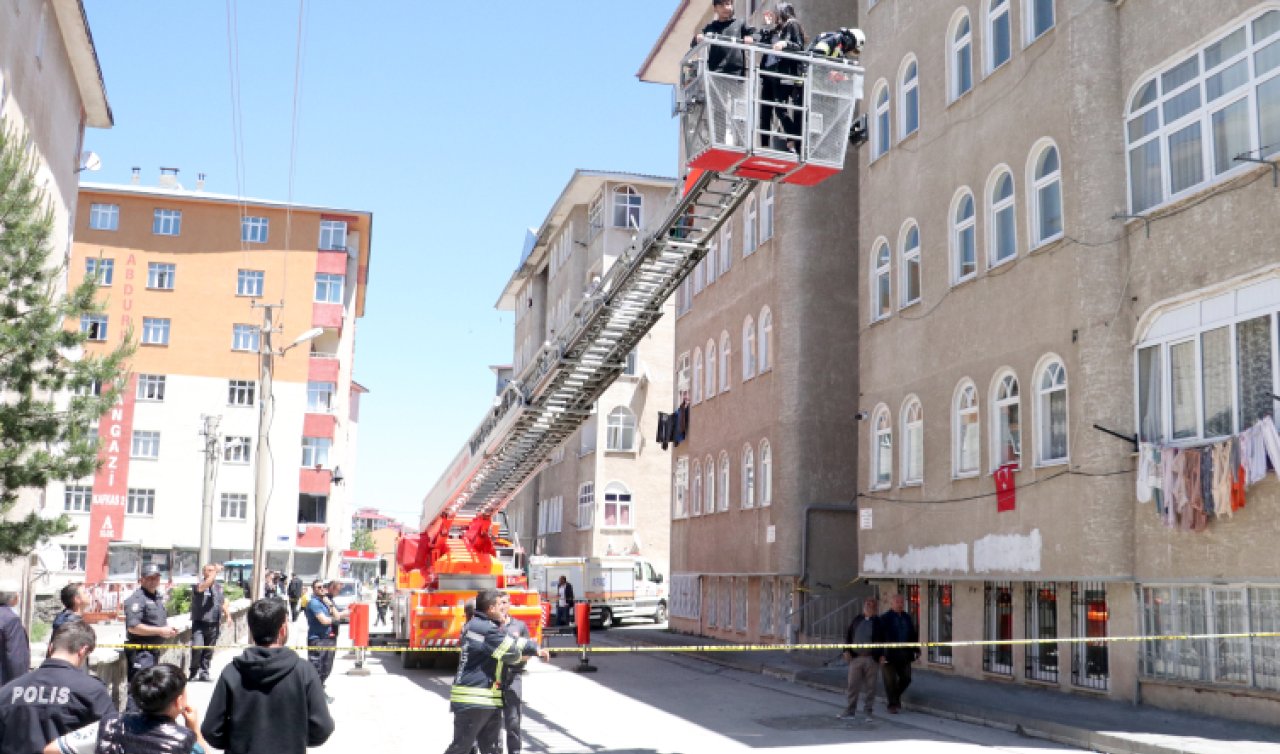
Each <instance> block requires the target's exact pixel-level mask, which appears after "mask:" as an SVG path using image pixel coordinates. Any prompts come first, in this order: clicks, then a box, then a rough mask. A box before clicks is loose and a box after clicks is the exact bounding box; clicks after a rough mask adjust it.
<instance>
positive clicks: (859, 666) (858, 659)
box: [839, 597, 884, 722]
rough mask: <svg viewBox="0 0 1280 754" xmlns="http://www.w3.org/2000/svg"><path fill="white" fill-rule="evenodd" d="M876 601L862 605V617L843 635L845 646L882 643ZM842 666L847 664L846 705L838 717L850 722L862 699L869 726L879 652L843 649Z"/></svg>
mask: <svg viewBox="0 0 1280 754" xmlns="http://www.w3.org/2000/svg"><path fill="white" fill-rule="evenodd" d="M876 607H877V605H876V600H875V598H874V597H868V598H866V599H865V600H863V601H862V614H861V615H859V616H858V617H856V618H854V619H853V622H852V623H850V624H849V628H848V629H846V630H845V632H844V643H845V644H879V643H881V642H883V641H884V630H883V629H882V628H881V627H880V616H878V615H876ZM844 659H845V662H847V663H849V676H848V680H847V686H846V695H847V697H848V700H849V701H848V704H847V705H846V706H845V709H844V712H841V713H840V715H839V717H841V718H845V719H848V718H852V717H853V716H854V715H856V714H857V713H858V696H859V695H860V694H862V695H864V699H865V700H866V701H865V706H864V707H863V710H864V711H865V714H866V721H867V722H871V717H872V710H873V709H874V707H875V703H876V681H877V680H879V676H880V665H881V664H882V663H883V662H884V650H882V649H846V650H844Z"/></svg>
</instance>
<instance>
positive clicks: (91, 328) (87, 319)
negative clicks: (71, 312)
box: [80, 314, 107, 341]
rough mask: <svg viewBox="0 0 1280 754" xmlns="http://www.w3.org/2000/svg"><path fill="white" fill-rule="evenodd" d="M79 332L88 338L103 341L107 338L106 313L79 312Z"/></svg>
mask: <svg viewBox="0 0 1280 754" xmlns="http://www.w3.org/2000/svg"><path fill="white" fill-rule="evenodd" d="M80 332H82V333H84V334H85V336H86V338H87V339H88V340H96V341H103V340H106V339H107V315H105V314H81V315H80Z"/></svg>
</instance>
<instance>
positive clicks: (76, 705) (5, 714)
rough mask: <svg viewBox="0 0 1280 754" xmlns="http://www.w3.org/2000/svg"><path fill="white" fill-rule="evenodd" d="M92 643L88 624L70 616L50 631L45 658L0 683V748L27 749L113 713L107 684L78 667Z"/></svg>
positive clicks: (23, 753)
mask: <svg viewBox="0 0 1280 754" xmlns="http://www.w3.org/2000/svg"><path fill="white" fill-rule="evenodd" d="M95 646H97V638H96V637H95V635H94V632H93V627H92V626H90V625H89V624H88V623H85V622H84V621H78V620H77V621H70V622H68V623H67V624H66V625H63V626H62V627H60V628H59V629H58V630H57V631H55V632H54V633H53V638H52V639H51V640H50V641H49V659H47V660H45V661H44V663H43V664H42V665H40V667H39V668H36V669H35V670H33V671H31V672H30V673H27V674H26V675H24V676H22V677H20V678H17V679H16V680H14V681H11V682H10V683H9V684H8V685H6V686H4V687H3V688H0V751H3V752H14V754H33V752H39V751H43V750H44V747H45V744H47V743H49V742H50V741H52V740H54V739H55V738H57V737H58V736H61V735H64V734H66V733H70V732H71V731H73V730H77V729H79V728H82V727H84V726H86V725H89V724H90V723H93V722H96V721H98V720H100V719H102V718H104V717H115V715H116V708H115V705H114V704H112V702H111V694H110V693H109V692H108V691H107V687H106V686H104V685H102V681H99V680H98V679H97V678H94V677H93V676H91V675H88V674H87V673H85V672H84V670H83V668H84V666H85V663H86V662H88V659H89V655H90V654H91V653H92V652H93V649H94V647H95Z"/></svg>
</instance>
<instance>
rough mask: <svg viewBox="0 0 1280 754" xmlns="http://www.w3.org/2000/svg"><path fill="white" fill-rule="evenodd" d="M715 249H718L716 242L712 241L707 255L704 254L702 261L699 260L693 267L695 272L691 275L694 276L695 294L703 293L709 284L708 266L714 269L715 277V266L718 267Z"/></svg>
mask: <svg viewBox="0 0 1280 754" xmlns="http://www.w3.org/2000/svg"><path fill="white" fill-rule="evenodd" d="M715 251H716V244H715V242H714V241H712V242H711V245H710V246H709V247H707V255H706V256H704V257H703V258H702V260H701V261H700V262H698V264H697V266H696V267H694V268H693V274H692V275H690V277H692V278H693V295H695V296H696V295H698V294H699V293H702V291H703V289H704V288H706V286H707V268H708V267H710V268H711V270H712V277H713V278H714V277H715V275H714V272H715V268H716V263H715Z"/></svg>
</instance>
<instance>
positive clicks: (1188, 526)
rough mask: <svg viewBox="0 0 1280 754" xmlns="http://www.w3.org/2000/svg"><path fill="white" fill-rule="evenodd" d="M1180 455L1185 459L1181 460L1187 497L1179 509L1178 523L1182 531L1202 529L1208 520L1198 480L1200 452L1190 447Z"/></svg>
mask: <svg viewBox="0 0 1280 754" xmlns="http://www.w3.org/2000/svg"><path fill="white" fill-rule="evenodd" d="M1182 457H1183V458H1184V459H1186V460H1185V461H1184V462H1183V470H1184V472H1185V474H1184V475H1183V479H1184V480H1185V482H1186V487H1187V497H1186V499H1185V500H1184V501H1183V507H1182V510H1181V511H1179V521H1178V525H1179V527H1180V528H1181V529H1182V530H1183V531H1193V532H1198V531H1204V529H1205V527H1206V526H1207V525H1208V521H1207V520H1206V519H1205V515H1204V492H1203V487H1202V485H1201V482H1200V457H1201V453H1200V451H1199V450H1196V449H1194V448H1190V449H1187V450H1184V451H1182Z"/></svg>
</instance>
